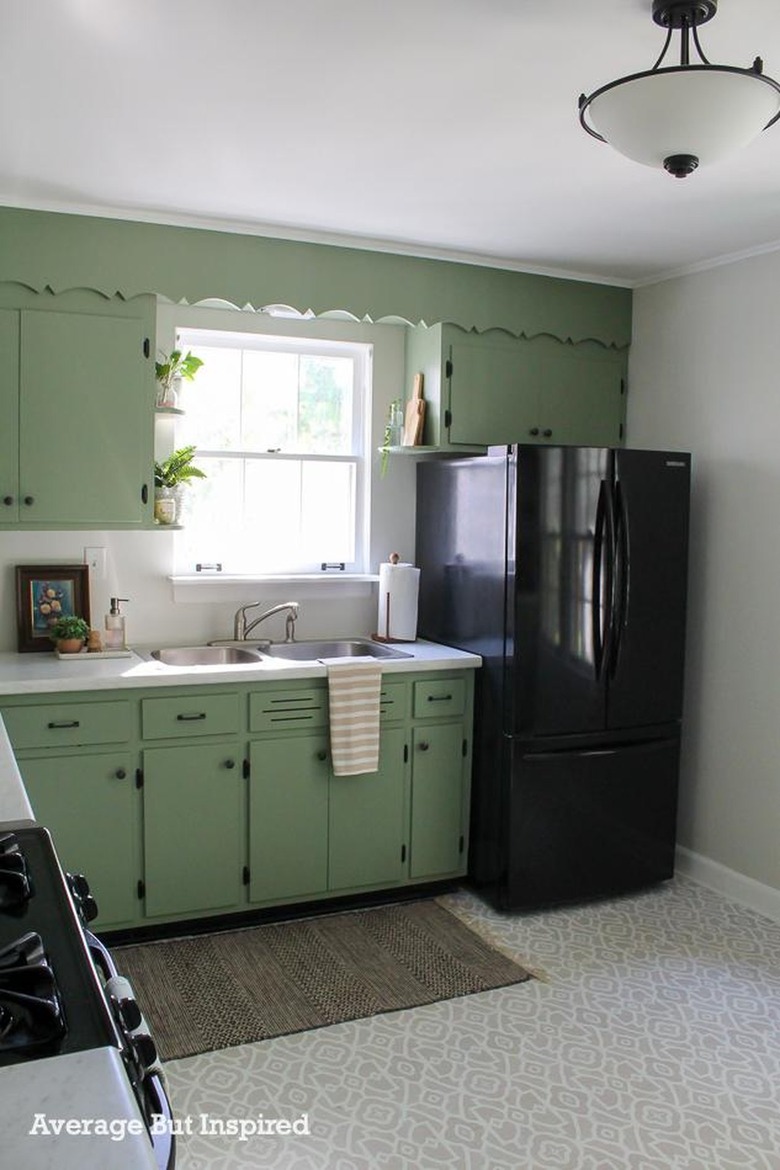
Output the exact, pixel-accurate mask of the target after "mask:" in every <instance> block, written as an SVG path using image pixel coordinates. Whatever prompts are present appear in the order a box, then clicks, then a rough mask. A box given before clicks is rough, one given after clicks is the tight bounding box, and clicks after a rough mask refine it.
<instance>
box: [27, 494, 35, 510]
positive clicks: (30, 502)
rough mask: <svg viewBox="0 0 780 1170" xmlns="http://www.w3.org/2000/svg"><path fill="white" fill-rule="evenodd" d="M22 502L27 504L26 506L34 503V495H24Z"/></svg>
mask: <svg viewBox="0 0 780 1170" xmlns="http://www.w3.org/2000/svg"><path fill="white" fill-rule="evenodd" d="M24 502H25V504H26V505H27V507H28V508H29V507H30V506H31V505H32V504H34V503H35V497H34V496H25V497H24Z"/></svg>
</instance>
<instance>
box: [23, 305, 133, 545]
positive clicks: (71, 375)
mask: <svg viewBox="0 0 780 1170" xmlns="http://www.w3.org/2000/svg"><path fill="white" fill-rule="evenodd" d="M3 299H4V300H6V299H8V294H7V290H3ZM139 300H140V301H143V304H138V305H136V304H133V305H132V306H128V305H126V304H125V303H124V302H120V303H118V304H116V305H111V306H110V308H109V306H108V305H107V304H106V302H104V301H102V299H100V298H98V299H97V303H96V304H95V305H94V306H92V307H90V311H78V308H79V306H81V305H84V304H89V298H88V296H87V294H83V295H82V296H81V297H79V298H76V297H74V296H70V297H62V298H59V297H57V298H54V297H51V296H49V297H47V298H40V299H39V300H38V302H34V301H33V300H32V298H26V301H27V305H25V306H22V307H21V308H19V309H0V342H2V351H1V352H2V358H0V394H1V395H2V398H1V399H0V413H1V414H2V420H3V423H4V426H3V432H4V433H3V437H2V439H0V477H1V478H2V482H1V483H0V499H2V501H3V504H2V510H0V523H2V524H5V525H14V526H18V527H23V528H52V527H55V528H56V527H66V528H67V527H87V528H89V527H115V528H121V527H140V526H141V525H143V524H145V523H151V510H152V497H153V494H154V493H153V487H152V481H151V468H152V462H153V401H154V364H153V361H152V360H151V356H147V354H149V355H151V347H152V338H153V336H154V334H153V326H154V317H153V313H154V300H153V298H139ZM31 303H32V304H34V307H32V308H30V307H27V306H28V305H29V304H31ZM44 304H45V305H46V306H47V307H46V308H43V307H42V306H43V305H44ZM52 305H56V307H54V308H52V307H51V306H52ZM150 326H151V328H150Z"/></svg>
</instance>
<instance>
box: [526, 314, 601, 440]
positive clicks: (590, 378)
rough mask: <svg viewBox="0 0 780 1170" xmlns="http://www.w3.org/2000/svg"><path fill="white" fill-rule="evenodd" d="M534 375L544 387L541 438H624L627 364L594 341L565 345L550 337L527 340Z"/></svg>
mask: <svg viewBox="0 0 780 1170" xmlns="http://www.w3.org/2000/svg"><path fill="white" fill-rule="evenodd" d="M524 345H525V346H526V347H527V352H528V361H529V377H532V378H533V381H534V382H535V384H536V387H537V390H538V417H537V426H538V427H539V439H540V440H541V441H542V442H545V443H561V444H565V445H567V446H581V447H617V446H620V445H621V444H622V442H623V427H622V423H623V418H624V399H623V364H622V358H621V357H620V355H619V354H615V353H613V352H610V351H609V350H606V349H604V347H603V346H599V345H596V344H595V343H594V342H582V343H580V344H579V345H576V346H574V345H562V344H561V342H559V341H555V340H554V339H553V338H550V337H539V338H536V339H534V340H533V341H530V342H525V343H524Z"/></svg>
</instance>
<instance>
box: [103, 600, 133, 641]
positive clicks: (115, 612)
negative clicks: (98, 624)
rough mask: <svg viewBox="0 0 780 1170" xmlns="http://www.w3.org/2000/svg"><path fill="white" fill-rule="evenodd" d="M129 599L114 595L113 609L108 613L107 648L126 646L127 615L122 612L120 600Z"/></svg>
mask: <svg viewBox="0 0 780 1170" xmlns="http://www.w3.org/2000/svg"><path fill="white" fill-rule="evenodd" d="M124 601H129V598H127V597H112V598H111V610H110V612H109V613H107V614H106V636H105V644H106V650H124V649H126V646H125V615H124V614H123V613H122V612H121V610H120V608H119V605H120V602H124Z"/></svg>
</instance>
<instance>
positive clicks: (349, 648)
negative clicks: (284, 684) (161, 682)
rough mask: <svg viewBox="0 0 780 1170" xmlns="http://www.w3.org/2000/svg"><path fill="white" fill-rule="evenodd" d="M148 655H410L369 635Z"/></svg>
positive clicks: (207, 659) (218, 658)
mask: <svg viewBox="0 0 780 1170" xmlns="http://www.w3.org/2000/svg"><path fill="white" fill-rule="evenodd" d="M151 657H152V658H154V659H155V660H156V661H157V662H162V663H163V665H164V666H177V667H182V666H242V665H244V666H248V665H251V664H254V665H257V664H258V663H260V662H262V661H263V660H266V659H269V658H271V659H273V658H281V659H286V660H287V661H293V662H319V661H320V660H321V659H323V658H357V657H369V658H411V655H410V654H407V653H406V652H405V651H403V650H396V649H395V648H394V647H393V646H385V645H382V644H381V643H379V642H372V641H371V640H370V639H369V638H338V639H334V640H332V641H327V640H319V641H318V640H313V641H309V642H271V643H270V644H265V643H264V644H263V645H262V647H254V646H235V645H228V646H170V647H167V648H164V649H161V650H152V652H151Z"/></svg>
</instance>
